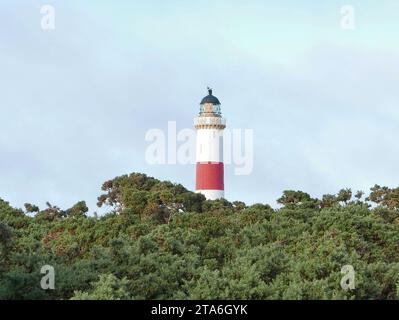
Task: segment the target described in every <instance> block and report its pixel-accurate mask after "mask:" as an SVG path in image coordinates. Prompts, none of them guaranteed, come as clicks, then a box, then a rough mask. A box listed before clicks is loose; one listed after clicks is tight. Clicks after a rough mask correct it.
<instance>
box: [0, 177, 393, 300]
mask: <svg viewBox="0 0 399 320" xmlns="http://www.w3.org/2000/svg"><path fill="white" fill-rule="evenodd" d="M102 191H103V194H101V195H100V196H99V198H98V205H99V206H103V205H105V206H109V213H107V214H105V215H103V216H101V217H97V216H93V215H88V214H87V212H88V208H87V206H86V204H85V202H84V201H81V202H78V203H77V204H76V205H74V206H73V207H72V208H70V209H66V210H62V209H60V208H58V207H57V206H54V205H51V204H50V203H48V204H47V208H45V209H43V210H41V209H40V208H38V207H37V206H36V205H33V204H25V211H23V210H20V209H15V208H12V207H11V206H10V205H9V204H8V203H7V202H5V201H4V200H1V199H0V254H1V255H0V299H398V298H399V189H389V188H387V187H380V186H377V185H376V186H374V187H373V188H372V189H371V193H370V195H369V196H368V197H367V198H366V199H365V200H362V198H363V193H362V192H357V193H355V196H354V199H352V191H351V190H350V189H342V190H341V191H339V192H338V194H336V195H324V196H323V197H322V199H316V198H312V197H311V196H310V195H309V194H307V193H304V192H301V191H293V190H287V191H284V192H283V195H282V197H281V198H280V199H278V203H279V204H280V205H281V208H279V209H272V208H271V207H270V206H269V205H265V204H255V205H252V206H246V205H245V203H243V202H239V201H236V202H233V203H230V202H228V201H227V200H217V201H209V200H205V198H204V197H203V196H202V195H200V194H196V193H193V192H190V191H188V190H187V189H185V188H184V187H183V186H181V185H179V184H173V183H170V182H163V181H159V180H157V179H154V178H151V177H147V176H146V175H144V174H138V173H134V174H131V175H125V176H121V177H117V178H115V179H113V180H110V181H107V182H105V183H104V185H103V186H102ZM46 264H48V265H51V266H53V267H54V269H55V289H54V290H43V289H42V288H41V287H40V280H41V278H42V277H43V274H41V273H40V269H41V267H42V266H43V265H46ZM344 265H352V266H353V268H354V270H355V272H356V273H355V289H353V290H343V289H342V288H341V285H340V281H341V279H342V276H343V274H341V268H342V267H343V266H344Z"/></svg>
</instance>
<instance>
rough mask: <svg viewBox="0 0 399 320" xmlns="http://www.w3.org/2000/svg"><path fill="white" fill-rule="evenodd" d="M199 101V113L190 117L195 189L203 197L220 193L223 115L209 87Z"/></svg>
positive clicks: (221, 181)
mask: <svg viewBox="0 0 399 320" xmlns="http://www.w3.org/2000/svg"><path fill="white" fill-rule="evenodd" d="M208 93H209V95H207V96H206V97H204V98H203V99H202V101H201V104H200V112H199V116H198V117H196V118H195V119H194V126H195V128H196V129H197V148H196V152H197V153H196V162H197V164H196V166H197V169H196V170H197V175H196V187H195V189H196V192H199V193H202V194H203V195H204V196H205V197H206V198H207V199H210V200H215V199H220V198H223V197H224V166H223V129H224V128H225V127H226V119H224V118H223V117H222V114H221V110H220V102H219V100H218V98H216V97H215V96H213V95H212V89H210V88H208Z"/></svg>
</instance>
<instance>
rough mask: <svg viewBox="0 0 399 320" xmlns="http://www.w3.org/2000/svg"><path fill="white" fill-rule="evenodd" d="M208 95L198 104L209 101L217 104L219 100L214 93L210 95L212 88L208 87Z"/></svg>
mask: <svg viewBox="0 0 399 320" xmlns="http://www.w3.org/2000/svg"><path fill="white" fill-rule="evenodd" d="M208 93H209V94H208V95H207V96H206V97H204V98H203V99H202V100H201V103H200V104H206V103H211V104H213V105H219V104H220V101H219V99H218V98H216V97H215V96H214V95H212V89H211V88H208Z"/></svg>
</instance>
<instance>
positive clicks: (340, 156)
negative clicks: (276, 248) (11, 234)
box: [0, 0, 399, 211]
mask: <svg viewBox="0 0 399 320" xmlns="http://www.w3.org/2000/svg"><path fill="white" fill-rule="evenodd" d="M325 2H327V1H323V2H321V1H293V0H292V1H277V0H276V1H264V0H263V1H195V4H193V3H191V2H190V1H151V2H150V3H149V2H148V3H145V2H143V1H117V0H115V1H94V0H93V1H71V0H68V1H66V0H65V1H47V2H42V1H36V0H29V1H28V0H25V1H21V0H19V1H15V0H13V1H11V0H3V1H2V2H1V3H0V112H1V126H0V197H1V198H4V199H5V200H7V201H10V202H11V204H12V205H14V206H17V207H21V206H22V205H23V203H24V202H32V203H36V204H38V205H39V206H41V207H43V206H44V203H45V201H50V202H51V203H53V204H56V205H59V206H61V207H64V208H66V207H68V206H71V205H72V204H73V203H75V202H77V201H79V200H86V201H87V203H88V204H89V206H90V210H91V211H94V210H96V208H95V202H96V197H97V196H98V195H99V194H100V186H101V184H102V182H103V181H105V180H107V179H110V178H113V177H114V176H117V175H121V174H124V173H129V172H134V171H137V172H144V173H146V174H149V175H152V176H155V177H157V178H159V179H166V180H171V181H174V182H180V183H182V184H183V185H185V186H186V187H188V188H190V189H193V188H194V167H193V166H190V165H186V166H184V165H169V166H161V165H159V166H152V165H149V164H147V163H146V161H145V158H144V153H145V148H146V146H148V143H147V142H145V141H144V135H145V133H146V132H147V130H149V129H151V128H162V129H166V126H167V121H168V120H176V121H177V122H178V127H179V128H186V127H191V125H192V118H193V117H194V116H195V114H196V113H197V112H198V103H199V101H200V99H201V98H202V97H203V96H204V95H205V93H206V91H205V88H206V86H207V85H210V86H212V87H213V88H214V93H215V95H216V96H217V97H218V98H219V99H220V100H221V102H222V112H223V114H224V116H225V117H226V118H227V119H228V126H229V128H242V129H245V128H249V129H253V130H254V135H255V136H254V139H255V147H256V151H255V155H254V171H253V173H252V175H249V176H236V175H234V174H233V167H231V166H227V167H226V181H225V184H226V196H227V198H228V199H229V200H237V199H240V200H244V201H246V202H248V203H254V202H267V203H270V204H272V205H275V199H277V198H278V197H279V196H280V194H281V192H282V190H285V189H300V190H303V191H306V192H309V193H311V194H312V195H314V196H321V195H322V194H324V193H335V192H337V191H338V190H339V189H340V188H342V187H351V188H353V189H355V190H357V189H362V190H365V191H367V190H368V188H369V187H371V186H372V185H374V184H375V183H379V184H383V185H388V186H398V185H399V170H398V163H399V142H398V141H399V140H398V136H399V108H398V101H399V90H398V83H399V41H398V34H399V19H398V18H399V2H398V1H396V0H392V1H389V0H383V1H366V0H362V1H344V2H343V1H328V4H327V3H325ZM44 4H51V5H54V7H55V9H56V30H54V31H50V32H49V31H47V32H46V31H43V30H42V29H41V28H40V20H41V17H42V16H41V14H40V7H41V6H42V5H44ZM342 5H353V6H354V8H355V13H356V28H355V30H351V31H348V30H343V29H342V28H341V27H340V19H341V16H340V8H341V6H342ZM248 110H251V112H247V111H248ZM244 111H245V112H244Z"/></svg>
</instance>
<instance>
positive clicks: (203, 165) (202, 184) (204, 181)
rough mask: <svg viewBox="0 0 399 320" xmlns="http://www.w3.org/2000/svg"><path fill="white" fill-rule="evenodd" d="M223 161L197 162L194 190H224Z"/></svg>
mask: <svg viewBox="0 0 399 320" xmlns="http://www.w3.org/2000/svg"><path fill="white" fill-rule="evenodd" d="M223 176H224V167H223V162H197V179H196V187H195V189H196V190H224V181H223Z"/></svg>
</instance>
